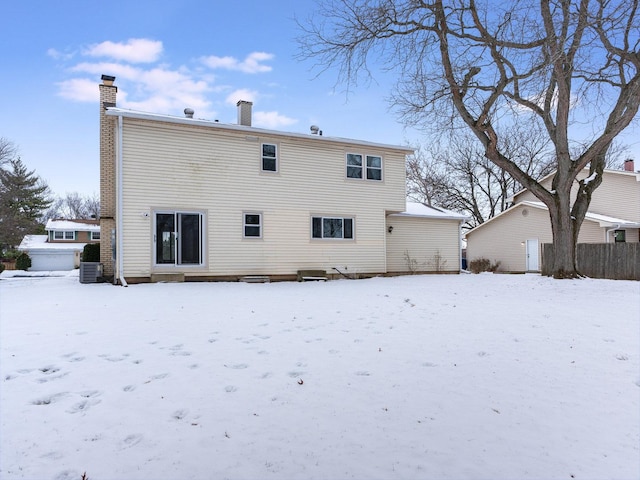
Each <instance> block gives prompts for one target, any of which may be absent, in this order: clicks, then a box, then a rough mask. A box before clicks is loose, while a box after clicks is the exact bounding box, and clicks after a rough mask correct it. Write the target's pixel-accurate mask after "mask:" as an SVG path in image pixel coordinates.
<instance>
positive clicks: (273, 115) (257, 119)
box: [253, 112, 298, 129]
mask: <svg viewBox="0 0 640 480" xmlns="http://www.w3.org/2000/svg"><path fill="white" fill-rule="evenodd" d="M294 123H298V120H296V119H295V118H291V117H286V116H284V115H280V114H279V113H278V112H255V113H254V114H253V124H254V126H256V127H263V128H270V129H278V128H281V127H287V126H289V125H293V124H294Z"/></svg>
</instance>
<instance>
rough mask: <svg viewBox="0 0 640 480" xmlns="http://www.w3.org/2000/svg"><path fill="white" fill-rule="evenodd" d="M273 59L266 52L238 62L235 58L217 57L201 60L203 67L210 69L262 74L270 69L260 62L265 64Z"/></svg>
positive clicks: (255, 53) (254, 54)
mask: <svg viewBox="0 0 640 480" xmlns="http://www.w3.org/2000/svg"><path fill="white" fill-rule="evenodd" d="M272 58H274V55H273V54H272V53H266V52H253V53H250V54H249V55H247V57H246V58H245V59H244V60H242V61H239V60H238V59H237V58H235V57H217V56H215V55H211V56H209V57H203V58H201V61H202V63H203V64H204V65H206V66H207V67H209V68H212V69H218V68H222V69H225V70H237V71H240V72H244V73H264V72H270V71H271V70H272V67H271V66H269V65H264V64H263V63H262V62H266V61H268V60H271V59H272Z"/></svg>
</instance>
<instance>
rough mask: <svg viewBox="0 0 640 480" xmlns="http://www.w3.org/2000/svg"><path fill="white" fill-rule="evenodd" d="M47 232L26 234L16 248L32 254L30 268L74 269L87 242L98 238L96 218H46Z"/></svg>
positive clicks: (98, 224)
mask: <svg viewBox="0 0 640 480" xmlns="http://www.w3.org/2000/svg"><path fill="white" fill-rule="evenodd" d="M45 230H46V231H47V234H46V235H26V236H25V237H24V239H23V240H22V243H20V246H19V247H18V250H20V251H22V252H26V253H27V254H28V255H29V257H30V258H31V268H30V269H29V270H31V271H52V270H73V269H74V268H77V267H79V266H80V256H81V254H82V250H83V249H84V246H85V245H86V244H87V243H98V242H100V221H99V220H59V219H58V220H49V221H48V222H47V225H46V227H45Z"/></svg>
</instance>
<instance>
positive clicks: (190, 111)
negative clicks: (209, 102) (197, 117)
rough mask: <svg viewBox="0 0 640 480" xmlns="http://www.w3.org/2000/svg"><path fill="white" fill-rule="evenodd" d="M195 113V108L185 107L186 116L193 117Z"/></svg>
mask: <svg viewBox="0 0 640 480" xmlns="http://www.w3.org/2000/svg"><path fill="white" fill-rule="evenodd" d="M193 114H194V111H193V108H185V109H184V116H185V117H187V118H193Z"/></svg>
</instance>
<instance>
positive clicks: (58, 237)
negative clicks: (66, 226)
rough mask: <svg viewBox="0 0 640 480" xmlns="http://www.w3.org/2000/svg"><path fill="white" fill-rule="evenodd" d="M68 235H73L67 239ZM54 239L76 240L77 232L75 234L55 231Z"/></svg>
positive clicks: (70, 231)
mask: <svg viewBox="0 0 640 480" xmlns="http://www.w3.org/2000/svg"><path fill="white" fill-rule="evenodd" d="M68 234H71V238H67V236H68ZM58 235H60V236H58ZM53 239H54V240H75V239H76V232H74V231H73V230H54V232H53Z"/></svg>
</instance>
